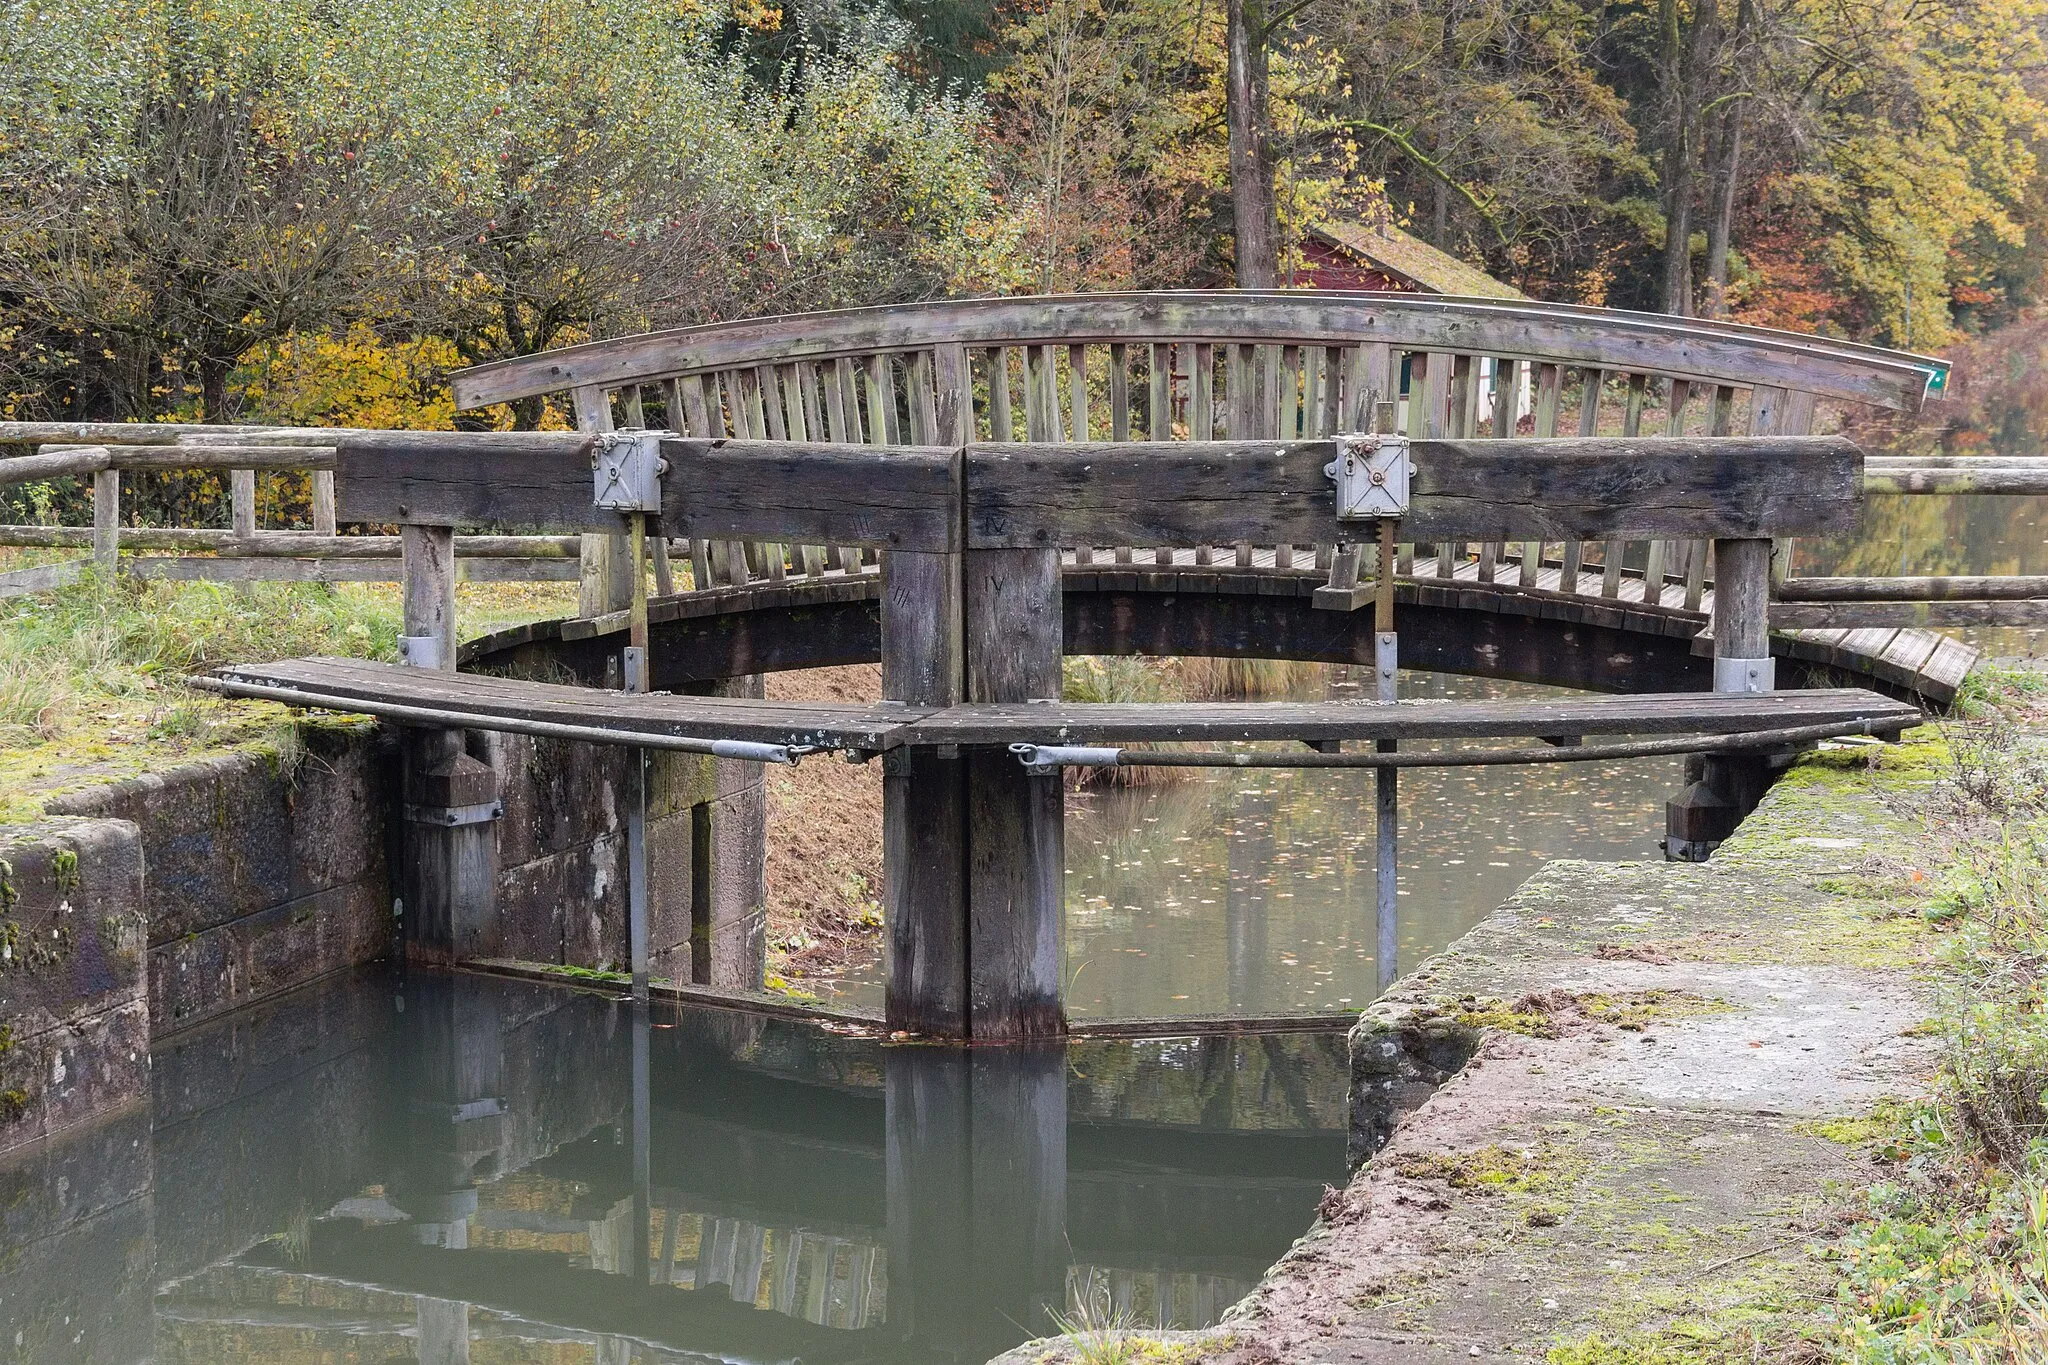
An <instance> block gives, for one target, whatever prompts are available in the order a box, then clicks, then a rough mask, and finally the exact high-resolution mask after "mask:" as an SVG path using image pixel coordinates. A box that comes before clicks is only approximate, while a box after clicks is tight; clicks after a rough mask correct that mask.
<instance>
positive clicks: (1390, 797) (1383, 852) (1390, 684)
mask: <svg viewBox="0 0 2048 1365" xmlns="http://www.w3.org/2000/svg"><path fill="white" fill-rule="evenodd" d="M1379 533H1380V534H1379V542H1380V543H1379V575H1380V576H1379V582H1378V584H1377V585H1376V587H1377V592H1376V594H1375V596H1374V601H1373V627H1374V629H1375V632H1376V634H1375V636H1374V640H1373V675H1374V678H1373V680H1374V683H1375V684H1376V686H1375V689H1374V695H1375V696H1376V697H1377V698H1378V699H1379V700H1380V701H1387V702H1390V701H1393V700H1395V699H1396V698H1397V696H1398V695H1399V690H1400V689H1399V678H1400V667H1401V643H1400V641H1401V637H1400V636H1399V635H1397V634H1396V633H1395V632H1394V523H1393V521H1392V520H1385V521H1381V522H1380V523H1379ZM1397 747H1398V745H1397V744H1396V742H1395V741H1394V740H1391V739H1383V740H1381V741H1380V742H1379V748H1380V752H1382V753H1392V752H1394V750H1395V749H1396V748H1397ZM1374 778H1375V782H1376V787H1375V795H1376V798H1377V799H1376V800H1375V801H1374V803H1373V836H1374V839H1373V842H1374V845H1375V848H1374V853H1375V858H1374V863H1373V881H1374V888H1375V890H1376V892H1377V893H1378V894H1377V897H1376V898H1377V900H1378V906H1377V914H1376V916H1375V920H1376V925H1377V928H1378V933H1377V934H1376V936H1375V943H1374V945H1373V960H1374V962H1376V963H1377V964H1378V966H1379V988H1380V990H1381V992H1383V993H1384V992H1385V991H1386V990H1387V989H1389V988H1390V987H1391V986H1392V985H1393V984H1394V979H1395V978H1396V977H1397V976H1399V975H1400V950H1401V933H1400V930H1401V912H1400V902H1399V901H1398V900H1396V899H1395V897H1396V896H1397V895H1398V894H1399V890H1400V863H1399V859H1398V856H1397V855H1398V849H1397V841H1398V839H1399V837H1400V828H1401V795H1400V785H1399V784H1400V776H1399V772H1398V770H1397V769H1394V768H1381V769H1380V770H1379V771H1378V772H1377V773H1375V774H1374Z"/></svg>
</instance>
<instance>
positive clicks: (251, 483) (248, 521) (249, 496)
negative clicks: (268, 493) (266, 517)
mask: <svg viewBox="0 0 2048 1365" xmlns="http://www.w3.org/2000/svg"><path fill="white" fill-rule="evenodd" d="M228 497H229V503H230V507H231V510H232V512H233V515H234V528H235V534H236V535H237V536H238V537H242V538H244V539H246V538H247V537H249V536H253V535H255V534H256V471H255V470H253V469H231V470H229V471H228Z"/></svg>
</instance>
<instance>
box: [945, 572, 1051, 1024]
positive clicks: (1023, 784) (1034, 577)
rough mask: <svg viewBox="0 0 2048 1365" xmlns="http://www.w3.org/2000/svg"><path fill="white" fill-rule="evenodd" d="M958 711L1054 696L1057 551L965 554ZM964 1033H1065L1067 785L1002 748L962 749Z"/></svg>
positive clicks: (991, 746)
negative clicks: (963, 688) (963, 700)
mask: <svg viewBox="0 0 2048 1365" xmlns="http://www.w3.org/2000/svg"><path fill="white" fill-rule="evenodd" d="M962 576H963V580H964V584H963V593H962V602H961V605H962V608H963V610H964V613H965V618H966V630H965V638H966V667H967V700H968V701H969V702H1025V701H1031V700H1033V699H1034V698H1057V697H1058V696H1059V695H1060V657H1061V635H1062V629H1061V620H1060V611H1061V608H1060V554H1059V551H1058V550H1008V549H1006V550H970V551H968V552H967V555H966V557H965V564H964V571H963V575H962ZM964 752H965V756H966V759H967V848H968V875H967V905H968V938H969V948H968V982H969V1014H970V1016H971V1017H970V1020H969V1029H970V1031H971V1033H972V1034H973V1036H974V1037H976V1038H998V1039H1014V1038H1030V1037H1055V1036H1058V1035H1061V1034H1064V1033H1065V1032H1066V1027H1067V1021H1066V1011H1065V1009H1064V1007H1063V1005H1062V1002H1061V999H1060V967H1061V961H1062V951H1061V948H1062V943H1063V941H1064V933H1063V929H1064V926H1063V922H1062V921H1063V919H1064V915H1065V909H1066V896H1065V883H1066V839H1065V831H1064V826H1063V822H1064V820H1065V812H1066V804H1065V784H1064V783H1063V781H1062V780H1061V777H1060V775H1059V774H1058V773H1050V774H1044V775H1035V774H1032V773H1027V772H1026V771H1025V770H1024V766H1023V765H1022V764H1021V763H1019V762H1018V761H1017V759H1016V756H1015V755H1013V754H1011V753H1010V752H1009V751H1008V750H1007V749H1006V748H1004V747H1002V746H1000V745H988V746H969V747H968V748H966V749H965V751H964Z"/></svg>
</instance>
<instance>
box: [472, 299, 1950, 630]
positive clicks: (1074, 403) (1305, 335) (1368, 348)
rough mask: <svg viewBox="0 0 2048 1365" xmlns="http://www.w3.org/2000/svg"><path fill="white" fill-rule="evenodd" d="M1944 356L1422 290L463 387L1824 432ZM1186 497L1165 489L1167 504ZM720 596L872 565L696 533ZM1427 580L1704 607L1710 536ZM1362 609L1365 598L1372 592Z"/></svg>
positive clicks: (576, 365) (1015, 320)
mask: <svg viewBox="0 0 2048 1365" xmlns="http://www.w3.org/2000/svg"><path fill="white" fill-rule="evenodd" d="M1946 375H1947V366H1946V365H1945V363H1944V362H1942V361H1940V360H1936V359H1932V358H1929V357H1924V356H1915V355H1908V354H1906V353H1903V352H1897V351H1887V350H1883V349H1880V348H1876V347H1870V346H1861V345H1857V344H1855V343H1848V342H1841V341H1836V340H1833V339H1829V338H1818V337H1804V336H1798V335H1794V334H1791V333H1785V332H1776V331H1771V330H1769V329H1764V328H1756V327H1748V326H1743V325H1738V324H1726V323H1711V322H1700V321H1696V320H1689V319H1679V318H1670V317H1663V316H1658V315H1650V314H1638V313H1623V312H1615V311H1610V310H1603V309H1591V308H1578V307H1567V306H1557V305H1548V304H1534V303H1528V302H1520V301H1503V300H1495V299H1455V298H1436V297H1425V296H1418V295H1409V294H1370V293H1330V292H1320V291H1283V292H1271V293H1250V292H1235V291H1232V292H1216V293H1152V294H1096V295H1078V296H1053V297H1034V298H1020V299H984V300H965V301H948V302H939V303H926V304H911V305H902V306H897V307H888V308H869V309H854V310H847V311H842V312H833V313H820V314H809V315H804V316H799V317H787V318H767V319H750V320H746V321H741V322H733V323H720V324H711V325H707V326H701V327H691V328H682V329H677V330H673V331H667V332H656V333H649V334H646V335H643V336H634V337H623V338H619V339H616V340H611V341H604V342H595V343H591V344H589V345H585V346H577V347H570V348H567V349H564V350H561V351H553V352H548V353H546V354H543V355H538V356H532V357H527V358H523V359H519V360H511V361H504V362H500V363H497V364H493V365H486V366H480V367H478V368H475V369H472V370H468V371H464V372H462V373H460V374H458V375H457V376H456V377H455V392H456V401H457V404H458V406H460V407H463V408H475V407H482V406H487V405H489V404H492V403H498V402H504V401H509V400H512V399H519V398H531V397H536V396H540V395H545V394H555V393H561V392H564V391H566V392H568V393H570V394H571V395H572V399H573V403H574V406H575V410H576V415H577V420H578V423H579V425H580V426H581V427H582V428H583V429H584V430H587V431H602V430H609V429H612V428H613V427H615V426H622V427H640V426H648V425H658V426H664V427H668V428H672V429H674V430H677V431H680V432H682V433H684V434H686V435H692V436H703V437H714V438H716V437H736V438H741V439H749V440H790V441H804V440H830V441H834V442H864V443H869V444H882V445H887V444H903V443H909V444H924V445H962V444H965V443H967V442H969V441H974V440H990V441H1025V442H1047V441H1091V440H1100V441H1118V442H1121V441H1170V440H1187V441H1202V440H1209V439H1238V440H1263V439H1278V440H1293V439H1314V438H1317V437H1321V436H1327V435H1332V434H1335V433H1337V432H1340V431H1362V430H1366V429H1368V428H1369V427H1370V425H1371V422H1372V418H1373V414H1374V412H1375V410H1376V408H1377V405H1379V404H1380V403H1382V402H1393V403H1394V404H1395V405H1396V418H1395V420H1396V422H1397V424H1398V429H1399V430H1401V431H1403V432H1405V433H1406V434H1408V435H1410V436H1413V437H1417V438H1430V439H1438V438H1449V439H1485V438H1490V437H1508V436H1515V435H1535V436H1538V437H1557V436H1590V435H1596V434H1598V435H1624V436H1636V435H1649V434H1659V433H1661V434H1667V435H1672V436H1681V435H1731V434H1734V435H1740V434H1750V435H1759V436H1767V435H1803V434H1806V433H1807V432H1809V431H1810V430H1811V429H1812V424H1813V420H1814V414H1815V408H1816V404H1817V402H1818V401H1819V400H1820V399H1823V398H1826V399H1831V400H1835V401H1840V402H1846V403H1855V404H1866V405H1874V406H1878V407H1884V408H1891V409H1898V410H1905V411H1912V410H1915V409H1917V408H1918V407H1919V405H1920V404H1921V402H1922V401H1923V400H1924V398H1925V397H1926V395H1927V394H1928V393H1929V392H1930V391H1933V390H1938V389H1939V388H1940V387H1941V386H1942V384H1943V383H1944V382H1945V380H1946ZM1170 492H1171V490H1166V489H1162V490H1161V493H1162V494H1163V495H1170ZM691 557H692V563H693V573H694V581H695V582H696V583H697V584H698V585H700V586H712V585H720V584H735V583H744V582H747V581H749V579H750V578H768V579H782V578H786V577H801V576H809V575H818V574H823V573H830V572H845V571H848V570H851V569H855V568H857V567H859V565H860V564H861V563H862V560H861V558H860V556H859V552H858V551H856V550H853V549H849V548H844V547H836V546H795V547H792V546H783V545H777V544H773V543H762V542H756V543H751V544H748V543H737V542H731V543H719V542H702V541H700V542H696V543H694V544H692V546H691ZM1075 560H1076V561H1077V562H1078V563H1080V564H1083V565H1086V564H1090V563H1095V562H1109V563H1117V564H1134V563H1135V564H1155V565H1171V564H1181V563H1186V564H1192V565H1197V566H1207V565H1216V564H1232V565H1236V566H1239V567H1245V568H1250V567H1254V566H1257V567H1261V568H1266V567H1270V568H1272V569H1275V570H1283V571H1284V570H1289V569H1293V570H1298V571H1301V572H1304V573H1311V572H1313V573H1322V574H1328V575H1330V576H1331V586H1332V587H1333V588H1334V589H1337V590H1339V593H1340V594H1343V595H1340V596H1338V597H1335V598H1329V599H1326V600H1331V601H1345V600H1351V599H1354V598H1356V597H1357V595H1356V594H1349V593H1345V591H1344V590H1347V589H1350V588H1352V587H1353V586H1354V585H1355V583H1356V581H1357V578H1356V575H1357V558H1356V556H1354V555H1346V554H1344V553H1342V552H1341V550H1340V547H1339V546H1338V545H1336V544H1334V543H1326V544H1319V545H1313V546H1309V545H1286V544H1280V545H1271V546H1254V545H1250V544H1236V545H1229V546H1211V545H1197V546H1134V545H1116V546H1093V547H1087V546H1084V547H1081V548H1080V549H1079V550H1077V551H1076V552H1075ZM1398 569H1399V571H1400V572H1402V573H1403V574H1408V575H1414V574H1416V573H1417V572H1418V571H1419V572H1420V574H1421V575H1422V576H1424V577H1433V578H1442V579H1451V578H1454V577H1455V578H1465V579H1470V580H1475V581H1477V582H1479V583H1500V584H1502V585H1514V586H1525V587H1542V588H1546V589H1549V590H1553V591H1559V592H1563V593H1567V594H1593V595H1599V596H1604V597H1608V598H1615V599H1626V600H1629V601H1634V602H1644V603H1648V604H1652V605H1661V606H1670V607H1674V608H1682V609H1687V610H1691V611H1700V610H1702V608H1703V604H1704V596H1705V593H1706V591H1707V588H1708V585H1709V584H1710V582H1711V568H1710V565H1709V553H1708V550H1707V547H1706V545H1705V543H1704V542H1694V541H1647V542H1627V541H1606V542H1593V543H1581V542H1547V541H1533V540H1532V541H1526V542H1517V543H1504V542H1495V543H1479V544H1443V545H1424V546H1416V545H1412V544H1408V545H1403V546H1402V547H1401V548H1400V551H1399V562H1398ZM1353 604H1354V605H1355V601H1354V602H1353Z"/></svg>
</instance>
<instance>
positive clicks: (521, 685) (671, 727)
mask: <svg viewBox="0 0 2048 1365" xmlns="http://www.w3.org/2000/svg"><path fill="white" fill-rule="evenodd" d="M214 676H216V677H218V678H220V679H221V680H222V681H224V682H227V683H230V684H234V683H243V684H250V685H254V686H258V687H287V688H293V689H296V690H298V691H300V692H304V693H309V694H320V695H325V696H329V697H332V698H335V699H336V705H334V706H332V707H325V706H323V709H330V710H345V709H347V702H349V701H351V700H353V701H373V702H375V701H381V702H392V703H396V704H398V705H402V706H420V707H428V708H433V709H437V710H446V711H457V712H460V713H462V714H463V715H465V716H467V717H471V718H473V719H472V721H471V723H470V726H469V728H472V729H479V730H487V729H489V728H491V727H490V722H491V721H493V720H498V719H512V720H539V721H552V722H557V723H562V724H569V725H582V726H588V727H592V728H595V729H600V730H612V731H617V732H619V734H620V736H621V742H622V743H623V742H630V740H631V738H632V737H633V736H634V735H636V734H650V735H674V736H682V737H687V738H695V739H742V740H756V741H759V742H762V743H769V744H797V745H816V746H819V747H823V748H832V749H839V748H857V749H867V750H879V749H881V748H883V747H884V745H885V741H887V740H888V738H889V737H890V736H892V735H894V734H895V733H896V732H897V731H898V730H899V729H900V728H901V727H902V726H903V725H904V724H906V723H908V722H909V721H911V720H915V719H919V718H921V717H922V716H924V715H926V714H929V710H930V708H920V707H910V706H901V705H898V706H885V705H877V704H871V703H856V702H774V701H761V700H757V699H752V698H743V697H682V696H673V695H669V694H665V693H640V694H635V693H627V692H611V691H605V690H601V689H598V688H591V687H574V686H569V685H565V684H561V683H540V682H526V681H523V680H519V679H513V678H497V677H492V676H490V675H488V674H481V673H446V672H441V671H438V670H433V669H421V668H407V667H405V666H403V665H399V664H378V663H366V662H364V661H363V660H360V659H334V658H307V659H287V660H283V661H280V662H278V663H270V664H249V665H238V666H235V667H232V668H223V669H219V670H216V672H215V674H214Z"/></svg>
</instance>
